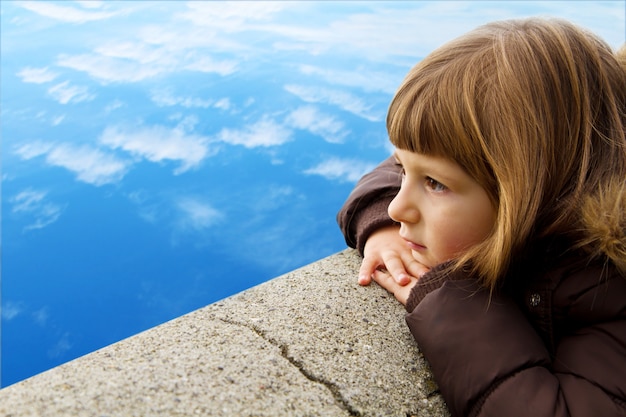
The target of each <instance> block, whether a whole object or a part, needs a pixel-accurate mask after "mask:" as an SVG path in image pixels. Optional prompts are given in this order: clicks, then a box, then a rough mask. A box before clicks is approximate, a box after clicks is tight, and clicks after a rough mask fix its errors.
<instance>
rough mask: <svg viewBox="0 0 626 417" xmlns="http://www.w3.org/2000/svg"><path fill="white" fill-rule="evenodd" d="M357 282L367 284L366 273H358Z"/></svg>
mask: <svg viewBox="0 0 626 417" xmlns="http://www.w3.org/2000/svg"><path fill="white" fill-rule="evenodd" d="M359 284H360V285H363V284H367V275H359Z"/></svg>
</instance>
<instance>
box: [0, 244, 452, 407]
mask: <svg viewBox="0 0 626 417" xmlns="http://www.w3.org/2000/svg"><path fill="white" fill-rule="evenodd" d="M359 264H360V258H359V256H358V254H357V253H356V252H355V251H353V250H351V249H347V250H345V251H342V252H339V253H337V254H334V255H332V256H329V257H327V258H324V259H322V260H320V261H317V262H314V263H312V264H310V265H307V266H305V267H302V268H300V269H297V270H295V271H292V272H290V273H287V274H285V275H283V276H281V277H278V278H275V279H273V280H270V281H268V282H266V283H263V284H261V285H258V286H256V287H254V288H251V289H249V290H246V291H244V292H241V293H239V294H236V295H234V296H232V297H229V298H227V299H224V300H222V301H219V302H217V303H214V304H211V305H208V306H206V307H204V308H201V309H199V310H196V311H194V312H192V313H189V314H187V315H184V316H182V317H179V318H177V319H175V320H172V321H169V322H167V323H164V324H162V325H160V326H157V327H154V328H152V329H150V330H147V331H145V332H142V333H140V334H137V335H135V336H133V337H130V338H128V339H125V340H122V341H120V342H118V343H115V344H113V345H110V346H108V347H105V348H103V349H100V350H98V351H96V352H93V353H90V354H88V355H85V356H83V357H81V358H78V359H76V360H73V361H71V362H68V363H66V364H64V365H61V366H59V367H57V368H54V369H51V370H49V371H46V372H44V373H42V374H39V375H36V376H34V377H32V378H29V379H27V380H25V381H22V382H19V383H17V384H14V385H11V386H9V387H6V388H4V389H2V390H0V415H1V416H41V417H45V416H99V417H102V416H107V417H113V416H124V417H126V416H142V417H146V416H193V415H202V416H398V417H406V416H420V417H426V416H428V417H439V416H448V415H449V413H448V411H447V409H446V407H445V404H444V402H443V400H442V398H441V396H440V395H439V393H438V391H437V387H436V384H435V383H434V381H433V379H432V375H431V373H430V370H429V369H428V365H427V363H426V362H425V360H424V358H423V356H422V355H421V354H420V352H419V350H418V349H417V346H416V344H415V341H414V340H413V338H412V337H411V335H410V333H409V331H408V328H407V326H406V324H405V323H404V309H403V307H402V306H401V305H400V304H399V303H398V302H396V301H395V299H394V298H393V297H392V296H390V295H388V294H387V293H386V291H384V290H383V289H381V288H380V287H378V286H377V285H375V284H373V285H371V286H369V287H361V286H359V285H358V284H357V280H356V275H357V272H358V268H359ZM216 279H228V278H227V277H226V278H224V277H216Z"/></svg>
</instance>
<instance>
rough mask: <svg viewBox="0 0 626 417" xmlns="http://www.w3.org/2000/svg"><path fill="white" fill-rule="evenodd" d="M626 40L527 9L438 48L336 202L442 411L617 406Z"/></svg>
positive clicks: (624, 294)
mask: <svg viewBox="0 0 626 417" xmlns="http://www.w3.org/2000/svg"><path fill="white" fill-rule="evenodd" d="M622 52H624V49H622ZM624 55H625V54H624V53H622V56H621V58H620V57H618V56H616V55H615V54H613V53H612V51H611V50H610V48H609V47H608V46H607V45H606V44H605V43H604V42H603V41H601V40H600V39H598V38H597V37H596V36H594V35H592V34H590V33H587V32H585V31H584V30H582V29H580V28H578V27H576V26H574V25H572V24H570V23H568V22H564V21H555V20H540V19H528V20H521V21H504V22H496V23H492V24H488V25H485V26H483V27H480V28H478V29H476V30H474V31H472V32H470V33H468V34H466V35H465V36H462V37H461V38H458V39H456V40H454V41H452V42H450V43H448V44H446V45H444V46H443V47H441V48H439V49H437V50H435V51H434V52H433V53H431V54H430V55H429V56H428V57H427V58H425V59H424V60H423V61H421V62H420V63H419V64H418V65H417V66H415V67H414V68H413V69H412V70H411V71H410V72H409V74H408V76H407V77H406V79H405V80H404V82H403V83H402V85H401V86H400V88H399V90H398V92H397V93H396V95H395V97H394V99H393V101H392V103H391V106H390V109H389V114H388V117H387V128H388V131H389V137H390V139H391V142H392V143H393V145H394V146H395V148H396V151H395V154H394V158H390V159H388V160H387V161H385V162H383V164H381V165H380V166H379V167H378V168H377V169H375V170H374V171H373V172H371V173H370V174H368V175H366V176H365V177H363V178H362V179H361V181H359V183H358V184H357V186H356V188H355V189H354V191H353V192H352V194H351V195H350V197H349V198H348V200H347V201H346V203H345V205H344V207H343V208H342V209H341V211H340V212H339V214H338V222H339V224H340V227H341V229H342V231H343V233H344V236H345V237H346V242H347V243H348V244H349V245H350V246H352V247H356V248H357V249H358V250H359V251H360V252H361V253H362V254H363V255H364V258H363V263H362V266H361V271H360V275H359V283H360V284H362V285H367V284H368V283H369V282H370V280H371V279H373V280H374V281H376V282H377V283H378V284H380V285H381V286H383V287H384V288H386V289H387V290H388V291H390V292H392V293H393V294H394V295H395V297H396V298H397V299H398V300H399V301H400V302H402V303H403V304H405V305H406V309H407V311H408V314H407V316H406V321H407V324H408V326H409V328H410V330H411V333H412V334H413V336H414V337H415V340H416V341H417V343H418V345H419V347H420V349H421V351H422V352H423V353H424V355H425V357H426V358H427V359H428V361H429V363H430V365H431V367H432V371H433V374H434V376H435V379H436V381H437V382H438V384H439V387H440V390H441V393H442V395H443V396H444V398H445V400H446V402H447V404H448V407H449V408H450V411H451V413H452V415H453V416H507V417H510V416H603V417H607V416H618V415H619V416H624V415H626V184H625V183H626V137H625V129H624V126H625V121H626V114H625V111H626V60H625V58H624ZM400 173H401V175H400ZM387 212H388V215H387Z"/></svg>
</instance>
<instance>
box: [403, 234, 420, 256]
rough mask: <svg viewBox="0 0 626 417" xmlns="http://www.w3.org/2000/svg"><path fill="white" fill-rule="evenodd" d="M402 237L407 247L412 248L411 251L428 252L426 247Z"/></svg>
mask: <svg viewBox="0 0 626 417" xmlns="http://www.w3.org/2000/svg"><path fill="white" fill-rule="evenodd" d="M401 237H402V239H404V241H405V242H406V244H407V246H408V247H409V248H411V250H414V251H418V252H421V251H424V250H426V246H424V245H420V244H419V243H415V242H413V241H412V240H409V239H407V238H406V237H404V236H401Z"/></svg>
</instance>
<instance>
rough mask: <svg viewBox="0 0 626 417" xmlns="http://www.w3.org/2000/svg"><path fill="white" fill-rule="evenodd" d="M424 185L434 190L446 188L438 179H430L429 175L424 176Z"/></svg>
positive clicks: (438, 190) (439, 190) (440, 190)
mask: <svg viewBox="0 0 626 417" xmlns="http://www.w3.org/2000/svg"><path fill="white" fill-rule="evenodd" d="M426 186H427V187H428V188H430V189H431V190H432V191H435V192H438V193H440V192H442V191H445V190H447V189H448V187H446V186H445V185H443V184H442V183H440V182H439V181H437V180H435V179H432V178H431V177H426Z"/></svg>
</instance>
